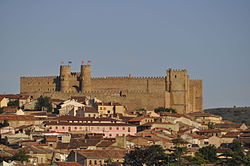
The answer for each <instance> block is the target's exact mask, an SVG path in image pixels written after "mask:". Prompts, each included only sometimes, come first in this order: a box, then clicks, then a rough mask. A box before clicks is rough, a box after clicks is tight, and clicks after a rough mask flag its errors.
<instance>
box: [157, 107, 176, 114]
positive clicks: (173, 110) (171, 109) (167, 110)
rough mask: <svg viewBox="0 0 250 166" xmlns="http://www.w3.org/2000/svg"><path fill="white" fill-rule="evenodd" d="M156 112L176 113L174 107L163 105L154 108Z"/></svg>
mask: <svg viewBox="0 0 250 166" xmlns="http://www.w3.org/2000/svg"><path fill="white" fill-rule="evenodd" d="M154 111H155V112H156V113H160V112H170V113H177V112H176V110H175V109H173V108H164V107H159V108H156V109H155V110H154Z"/></svg>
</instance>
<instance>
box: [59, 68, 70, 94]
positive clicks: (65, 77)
mask: <svg viewBox="0 0 250 166" xmlns="http://www.w3.org/2000/svg"><path fill="white" fill-rule="evenodd" d="M70 75H71V66H69V65H64V66H60V91H61V92H68V91H69V88H70V87H69V81H70V80H69V78H70Z"/></svg>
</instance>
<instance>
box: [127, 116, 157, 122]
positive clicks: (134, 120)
mask: <svg viewBox="0 0 250 166" xmlns="http://www.w3.org/2000/svg"><path fill="white" fill-rule="evenodd" d="M143 119H154V118H152V117H148V116H138V117H134V118H132V119H130V120H129V122H137V121H141V120H143Z"/></svg>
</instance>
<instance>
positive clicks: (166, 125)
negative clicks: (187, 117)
mask: <svg viewBox="0 0 250 166" xmlns="http://www.w3.org/2000/svg"><path fill="white" fill-rule="evenodd" d="M154 128H165V129H169V130H171V131H175V132H177V131H179V124H178V123H177V124H173V123H171V122H148V123H146V124H143V125H140V126H138V127H137V131H138V132H139V131H143V130H148V129H154Z"/></svg>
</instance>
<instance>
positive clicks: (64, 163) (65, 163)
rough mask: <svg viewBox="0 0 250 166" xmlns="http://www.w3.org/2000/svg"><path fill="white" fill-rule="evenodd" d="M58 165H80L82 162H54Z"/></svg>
mask: <svg viewBox="0 0 250 166" xmlns="http://www.w3.org/2000/svg"><path fill="white" fill-rule="evenodd" d="M55 163H56V164H57V165H59V166H82V164H80V163H77V162H59V161H58V162H55Z"/></svg>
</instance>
